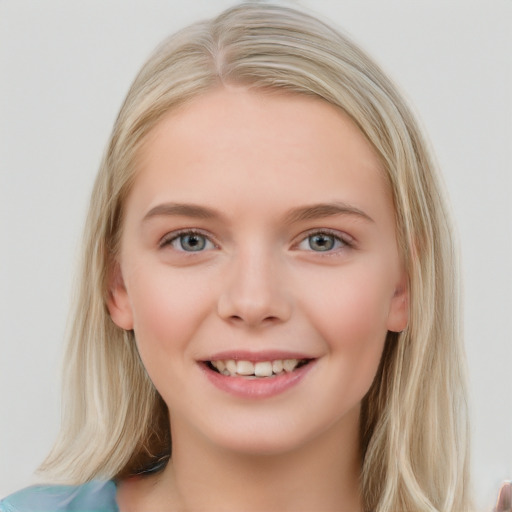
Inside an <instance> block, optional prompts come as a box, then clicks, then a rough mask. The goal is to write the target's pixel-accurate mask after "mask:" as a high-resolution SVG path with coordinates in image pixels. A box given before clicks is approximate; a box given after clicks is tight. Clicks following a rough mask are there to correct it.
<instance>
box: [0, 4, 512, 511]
mask: <svg viewBox="0 0 512 512" xmlns="http://www.w3.org/2000/svg"><path fill="white" fill-rule="evenodd" d="M232 3H233V2H232V1H231V0H190V1H189V2H186V3H184V2H181V1H179V2H178V1H177V0H168V1H163V0H150V1H148V0H146V1H142V0H138V1H134V0H132V1H129V0H111V1H109V2H105V1H102V0H88V1H87V2H80V1H79V0H46V1H45V2H39V1H38V0H32V1H29V0H0V76H1V82H0V333H1V334H0V344H1V345H0V496H3V495H5V494H7V493H10V492H12V491H14V490H16V489H18V488H19V487H21V486H24V485H27V484H29V483H30V482H31V481H32V473H33V471H34V469H35V468H36V466H37V465H38V464H39V463H40V461H41V460H42V458H43V457H44V455H45V454H46V453H47V450H48V449H49V447H50V446H51V444H52V442H53V440H54V438H55V436H56V433H57V430H58V424H59V414H60V413H59V403H60V396H59V394H60V391H59V371H60V363H61V354H62V347H63V339H64V331H65V325H66V315H67V309H68V304H69V298H70V295H71V290H72V276H73V270H74V263H75V259H76V255H77V252H78V240H79V238H80V232H81V227H82V224H83V218H84V214H85V210H86V205H87V201H88V195H89V193H90V189H91V186H92V181H93V178H94V175H95V172H96V169H97V167H98V164H99V161H100V157H101V154H102V151H103V148H104V145H105V144H106V141H107V138H108V135H109V132H110V129H111V126H112V123H113V121H114V119H115V116H116V114H117V111H118V109H119V106H120V104H121V101H122V99H123V97H124V95H125V93H126V91H127V89H128V87H129V84H130V83H131V81H132V79H133V77H134V75H135V73H136V72H137V70H138V68H139V67H140V65H141V64H142V62H143V61H144V60H145V58H146V57H147V56H148V54H149V52H150V51H151V50H152V49H153V48H154V46H155V45H156V44H157V43H158V42H159V41H160V40H161V39H162V38H163V37H165V36H166V35H168V34H169V33H171V32H173V31H175V30H176V29H177V28H180V27H182V26H184V25H186V24H188V23H189V22H192V21H195V20H196V19H199V18H202V17H207V16H211V15H214V14H216V13H218V12H219V11H220V10H222V9H223V8H224V7H227V6H229V5H231V4H232ZM297 3H298V4H299V5H303V6H305V7H306V8H308V9H309V10H311V11H312V12H313V13H317V14H319V15H320V16H322V17H324V19H327V20H330V21H331V22H332V23H334V24H335V25H337V26H338V27H339V28H341V29H342V30H344V31H345V32H346V33H347V34H349V35H351V36H352V37H353V39H355V41H356V42H358V43H359V44H361V45H362V47H363V48H365V49H366V50H367V51H368V52H369V53H370V54H372V55H373V56H374V57H375V58H376V60H377V61H378V62H379V63H380V64H381V65H382V67H383V68H384V69H385V70H386V71H387V72H388V73H389V74H390V75H391V76H392V77H393V78H394V80H395V81H396V82H397V83H398V85H399V86H400V88H401V89H402V90H403V91H405V93H406V96H407V98H408V99H409V100H410V102H411V103H412V105H413V108H414V109H415V111H416V112H417V113H418V114H419V117H420V119H421V122H422V124H423V126H424V128H425V129H426V131H427V133H428V136H429V138H430V140H431V142H432V145H433V147H434V149H435V152H436V154H437V157H438V161H439V163H440V166H441V168H442V170H443V174H444V177H445V181H446V185H447V188H448V192H449V195H450V197H451V201H452V206H453V211H454V216H455V219H456V223H457V225H458V231H459V238H460V241H461V245H462V252H463V272H464V280H465V305H466V308H465V329H466V344H467V352H468V363H469V370H470V379H471V406H472V433H473V473H474V487H475V494H476V496H477V503H478V504H479V508H480V509H481V510H487V509H489V507H490V506H491V505H492V502H493V500H494V494H495V493H496V490H497V487H498V485H499V483H500V481H501V480H503V479H505V478H509V479H511V478H512V407H511V400H510V395H511V392H512V335H511V332H512V270H511V262H512V201H511V200H510V197H511V196H512V175H511V172H512V166H511V163H512V158H511V149H510V148H511V141H512V100H511V96H512V74H511V46H512V30H511V26H512V23H511V22H512V1H510V0H490V1H485V0H443V1H441V0H434V1H433V0H422V1H411V0H387V1H382V0H331V1H329V0H316V1H314V0H303V1H301V2H297ZM183 5H186V9H185V8H184V7H183ZM184 11H186V12H184Z"/></svg>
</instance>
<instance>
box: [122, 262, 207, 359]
mask: <svg viewBox="0 0 512 512" xmlns="http://www.w3.org/2000/svg"><path fill="white" fill-rule="evenodd" d="M131 277H132V278H131V279H130V281H129V287H130V288H129V294H130V296H131V298H132V310H133V317H134V332H135V336H136V339H137V344H138V347H139V351H140V354H141V357H142V359H143V361H144V362H146V360H148V364H149V360H151V361H155V362H156V364H157V365H158V363H159V361H163V359H160V358H161V357H163V356H164V355H165V354H169V353H175V354H176V355H177V356H178V355H179V357H180V359H181V358H182V357H183V355H184V350H186V348H187V344H188V341H189V340H190V339H191V338H192V337H193V334H194V332H195V330H196V329H197V326H198V325H199V324H200V322H201V318H202V316H203V314H204V311H205V304H206V303H208V302H209V298H208V294H207V290H206V289H205V286H204V280H199V279H198V278H194V277H193V276H185V275H184V273H183V272H181V273H178V272H173V271H172V269H166V268H164V269H163V270H161V271H159V272H155V267H153V271H152V272H147V271H146V272H144V271H141V272H138V273H136V274H132V276H131ZM168 361H169V360H167V362H168Z"/></svg>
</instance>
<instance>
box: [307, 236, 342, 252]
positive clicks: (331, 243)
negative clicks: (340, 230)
mask: <svg viewBox="0 0 512 512" xmlns="http://www.w3.org/2000/svg"><path fill="white" fill-rule="evenodd" d="M346 245H349V244H348V243H347V242H345V241H344V240H342V239H341V238H340V237H339V236H336V235H333V234H330V233H322V232H320V233H312V234H311V235H309V236H308V237H306V238H305V239H304V240H302V242H301V243H300V244H299V249H302V250H306V251H314V252H329V251H332V250H334V249H339V248H341V247H344V246H346Z"/></svg>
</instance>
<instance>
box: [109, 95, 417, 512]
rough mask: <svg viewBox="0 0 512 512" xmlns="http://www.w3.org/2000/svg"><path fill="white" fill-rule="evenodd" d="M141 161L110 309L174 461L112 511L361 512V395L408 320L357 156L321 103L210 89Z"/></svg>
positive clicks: (342, 125)
mask: <svg viewBox="0 0 512 512" xmlns="http://www.w3.org/2000/svg"><path fill="white" fill-rule="evenodd" d="M138 164H139V173H138V175H137V178H136V180H135V183H134V185H133V189H132V190H131V193H130V195H129V197H128V199H127V202H126V205H125V212H124V221H123V231H122V237H121V248H120V252H119V256H118V264H117V266H116V268H115V270H114V272H113V277H112V280H111V296H110V300H109V304H108V306H109V310H110V313H111V316H112V319H113V320H114V322H116V324H117V325H119V326H120V327H121V328H123V329H133V330H134V332H135V336H136V339H137V346H138V349H139V352H140V355H141V358H142V361H143V363H144V365H145V367H146V369H147V371H148V373H149V376H150V377H151V379H152V380H153V382H154V384H155V386H156V388H157V389H158V391H159V392H160V394H161V395H162V397H163V399H164V400H165V402H166V403H167V405H168V407H169V410H170V426H171V433H172V440H173V453H172V459H171V461H170V463H169V464H168V465H167V467H166V468H165V469H164V470H163V471H162V472H160V473H158V474H156V475H153V476H150V477H145V478H139V479H133V480H127V481H125V482H121V483H120V485H119V487H118V502H119V505H120V509H121V511H122V512H129V511H131V510H139V511H140V510H159V511H160V510H161V511H167V510H169V511H170V510H183V511H207V510H209V511H211V510H219V511H221V510H222V511H226V512H227V511H240V510H244V511H253V512H255V511H263V510H265V511H267V512H271V511H273V510H276V511H306V510H309V511H313V510H314V511H316V512H319V511H334V510H336V511H347V512H348V511H350V512H354V511H357V510H360V508H361V505H360V495H359V482H358V480H359V473H360V457H359V412H360V404H361V400H362V399H363V397H364V395H365V394H366V392H367V391H368V389H369V387H370V385H371V383H372V381H373V378H374V376H375V373H376V371H377V368H378V364H379V361H380V357H381V354H382V349H383V346H384V341H385V338H386V333H387V332H388V331H400V330H402V329H404V328H405V326H406V323H407V280H406V276H405V272H404V270H403V268H402V265H401V260H400V257H399V253H398V250H397V244H396V234H395V227H394V226H395V220H394V210H393V203H392V198H391V194H390V191H389V188H388V185H387V183H386V180H385V178H384V172H383V170H382V169H381V165H380V163H379V160H378V158H377V157H376V155H375V153H374V151H373V149H372V147H371V146H370V145H369V143H368V142H367V141H366V139H365V138H364V136H363V135H362V134H361V132H360V131H359V130H358V129H357V127H356V126H355V125H354V124H353V123H352V122H351V121H350V120H349V119H348V117H347V116H346V115H345V114H344V113H343V112H341V111H340V110H339V109H336V108H334V107H333V106H331V105H329V104H327V103H326V102H323V101H321V100H319V99H315V98H310V97H306V96H301V95H293V94H283V93H275V92H274V93H272V94H269V93H268V92H267V93H264V92H261V91H260V92H255V91H249V90H247V89H245V88H243V87H222V88H218V89H215V90H212V91H211V92H209V93H207V94H204V95H203V96H200V97H198V98H196V99H194V100H193V101H191V102H190V103H188V104H187V105H185V106H184V107H182V108H180V109H179V110H177V111H174V112H170V113H169V114H167V115H166V116H165V117H164V118H163V120H162V121H160V122H159V123H158V125H157V126H156V128H155V129H154V130H153V131H152V133H151V134H150V136H149V137H148V139H147V141H146V144H145V146H144V147H143V149H142V152H141V154H140V155H139V162H138ZM191 231H192V233H191ZM285 360H288V363H286V364H288V365H289V367H288V368H287V369H282V368H281V366H282V364H283V361H285ZM227 361H234V362H235V363H234V364H235V365H236V364H237V362H238V363H239V364H242V366H243V368H242V366H239V367H235V368H236V369H235V370H233V369H232V367H231V370H225V369H224V366H226V365H228V366H229V365H230V364H231V365H233V363H228V362H227ZM240 361H242V363H240ZM290 361H291V363H290ZM294 361H295V362H294ZM297 361H298V363H297ZM247 363H248V366H247ZM256 363H258V364H256ZM251 364H252V366H251ZM272 365H274V366H275V368H274V372H273V373H272V369H271V368H272ZM276 365H277V366H276ZM296 365H297V366H296ZM247 367H248V368H249V369H248V370H247ZM269 368H270V370H269ZM223 369H224V371H225V372H226V371H227V373H228V374H227V375H223V374H222V373H219V370H220V371H222V370H223ZM244 372H252V373H256V374H258V375H262V376H256V377H255V376H252V377H248V376H242V375H239V373H244ZM259 372H263V373H261V374H260V373H259ZM268 372H270V374H269V373H268ZM275 374H277V375H275Z"/></svg>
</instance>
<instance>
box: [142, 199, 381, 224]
mask: <svg viewBox="0 0 512 512" xmlns="http://www.w3.org/2000/svg"><path fill="white" fill-rule="evenodd" d="M338 215H351V216H356V217H359V218H361V219H364V220H367V221H370V222H374V220H373V219H372V218H371V217H370V216H369V215H368V214H367V213H365V212H364V211H363V210H360V209H359V208H356V207H355V206H351V205H349V204H346V203H343V202H334V203H319V204H312V205H307V206H301V207H299V208H293V209H291V210H289V211H288V212H287V213H286V214H285V216H284V220H285V223H286V224H293V223H295V222H303V221H307V220H315V219H321V218H324V217H334V216H338ZM159 216H164V217H168V216H169V217H171V216H178V217H191V218H195V219H220V218H222V215H221V214H220V213H219V212H217V211H216V210H214V209H212V208H208V207H206V206H200V205H195V204H188V203H163V204H159V205H157V206H155V207H154V208H152V209H151V210H149V212H148V213H146V215H145V216H144V218H143V222H146V221H148V220H149V219H151V218H153V217H159Z"/></svg>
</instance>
